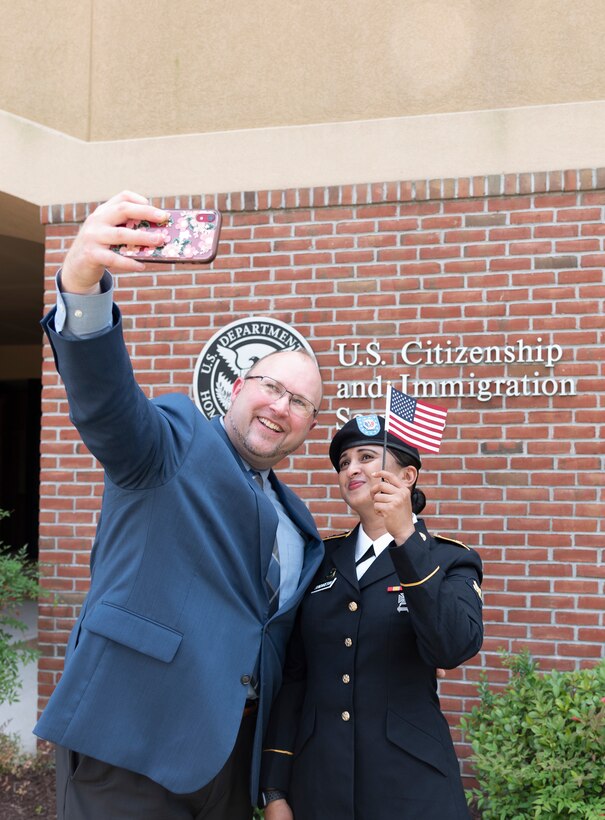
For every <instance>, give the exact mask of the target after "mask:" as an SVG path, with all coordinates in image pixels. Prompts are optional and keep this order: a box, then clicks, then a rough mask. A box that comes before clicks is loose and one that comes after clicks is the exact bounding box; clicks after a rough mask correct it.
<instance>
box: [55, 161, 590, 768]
mask: <svg viewBox="0 0 605 820" xmlns="http://www.w3.org/2000/svg"><path fill="white" fill-rule="evenodd" d="M155 203H156V204H158V205H160V206H163V207H200V206H202V207H203V206H206V207H208V206H212V207H218V208H220V210H221V211H222V212H223V214H224V226H223V231H222V235H221V245H220V251H219V255H218V257H217V259H216V260H215V262H214V263H213V264H212V265H211V266H208V267H204V268H203V269H201V270H187V269H184V270H183V269H181V268H179V269H170V268H167V267H166V268H160V267H154V268H153V269H150V270H149V271H147V272H145V273H143V274H138V275H136V276H134V275H122V276H119V277H117V292H118V301H119V303H120V304H121V306H122V309H123V313H124V317H125V329H126V339H127V342H128V344H129V346H130V350H131V353H132V356H133V359H134V366H135V370H136V372H137V373H138V378H139V381H140V383H141V385H142V386H143V388H144V389H145V390H146V391H147V392H148V394H149V395H157V394H159V393H161V392H165V391H172V390H178V391H182V392H189V391H190V389H191V382H192V373H193V368H194V365H195V362H196V359H197V357H198V355H199V353H200V351H201V349H202V347H203V345H204V343H205V342H206V341H207V340H208V339H209V338H210V336H212V335H213V334H214V333H215V332H216V331H217V330H219V329H220V328H221V327H223V326H224V325H226V324H227V323H229V322H231V321H233V320H234V319H237V318H242V317H245V316H247V315H250V314H256V315H266V316H271V317H273V318H276V319H280V320H282V321H284V322H286V323H288V324H290V325H293V326H294V327H295V328H296V329H297V330H298V331H300V332H301V333H302V334H304V335H305V336H306V337H307V339H308V340H309V342H310V343H311V345H312V346H313V348H314V350H315V352H316V354H317V356H318V359H319V362H320V365H321V367H322V369H323V373H324V377H325V382H326V395H327V398H326V402H325V407H324V411H323V414H322V416H321V418H320V423H319V425H318V427H317V428H316V429H315V430H314V431H313V434H312V436H311V438H310V440H309V441H308V442H307V444H306V446H305V448H304V449H303V450H301V451H300V453H299V454H298V455H296V456H294V457H293V458H292V459H291V460H290V461H289V462H288V463H286V464H284V465H283V469H282V474H283V475H284V477H285V478H286V480H287V481H288V483H290V485H291V486H293V487H294V488H295V489H296V490H297V491H298V492H299V493H300V495H301V496H302V497H303V498H304V499H305V500H306V501H307V502H308V504H309V507H310V509H311V511H312V512H313V513H314V515H315V516H316V519H317V522H318V525H319V527H320V530H321V531H322V532H324V533H330V532H334V531H338V530H341V529H343V528H345V527H347V526H348V525H349V524H350V523H351V521H352V519H351V518H350V517H349V516H348V515H347V514H346V512H345V511H344V510H343V505H342V503H341V501H340V500H339V497H338V493H337V491H336V484H335V475H334V473H333V471H332V469H331V467H330V466H329V462H328V459H327V455H326V453H327V442H328V441H329V439H330V438H331V435H332V433H333V431H334V429H335V424H336V423H337V417H336V412H337V409H338V408H340V413H341V414H343V413H344V412H345V411H344V410H343V408H344V407H347V408H349V412H367V411H370V410H371V411H375V412H382V411H383V408H384V399H383V398H375V399H370V398H365V399H364V398H356V399H350V398H342V397H341V398H338V393H339V391H340V392H341V393H342V391H343V390H346V389H347V385H350V383H351V382H353V381H357V382H361V383H368V382H373V383H374V392H375V393H376V392H379V391H378V387H377V384H378V382H377V380H378V378H379V377H380V379H381V380H382V383H381V386H382V387H383V386H384V382H385V381H386V380H387V379H392V380H393V383H394V385H395V386H399V387H401V386H402V381H401V380H402V377H405V376H407V378H408V379H409V381H408V386H410V387H413V386H414V385H415V384H417V383H419V382H423V381H427V380H428V381H431V382H434V383H435V384H437V385H438V384H439V383H441V382H443V380H447V381H449V382H450V383H451V384H452V385H455V384H456V380H458V383H459V384H461V385H462V387H461V388H460V392H461V393H462V394H461V395H457V394H456V393H455V392H454V387H450V388H449V389H450V392H451V395H449V396H446V397H438V398H437V397H432V398H428V400H429V401H433V403H437V404H441V405H443V406H446V407H447V408H448V409H449V416H448V427H447V430H446V436H445V441H444V445H443V447H442V451H441V453H440V454H439V455H427V456H426V457H425V459H424V469H423V472H422V480H421V482H420V484H421V486H422V487H423V488H424V490H425V492H426V495H427V497H428V499H429V503H428V506H427V509H426V510H425V513H424V517H425V519H426V520H427V523H428V525H429V528H430V529H432V530H433V531H435V532H441V533H444V534H451V535H452V536H453V537H456V538H460V539H461V540H463V541H465V542H467V543H468V544H469V545H472V546H474V547H476V548H477V549H478V550H479V552H480V554H481V556H482V558H483V561H484V565H485V574H486V578H485V583H484V592H485V610H484V612H485V623H486V635H485V643H484V647H483V651H482V652H481V654H480V655H479V656H478V657H477V658H475V659H474V660H472V661H471V662H469V663H467V664H466V665H465V666H464V667H463V668H460V669H458V670H456V671H455V672H451V673H449V674H448V678H447V681H446V682H445V683H443V684H442V685H441V693H442V703H443V706H444V708H445V709H446V710H447V713H448V716H449V717H450V721H451V723H452V725H453V726H454V727H455V725H456V723H457V720H458V718H459V713H461V712H464V711H465V710H468V709H469V707H470V706H471V705H472V703H473V701H474V698H475V695H476V681H477V679H478V677H479V674H480V673H481V671H482V670H486V671H487V673H488V676H489V678H490V680H492V681H494V682H500V681H504V680H506V678H507V673H506V672H505V671H504V670H503V669H502V667H501V664H500V662H499V657H498V654H497V650H498V648H499V647H504V648H506V649H508V650H512V651H517V650H519V649H520V648H521V647H529V649H530V650H531V651H532V653H533V654H534V655H535V656H536V657H537V658H539V659H540V661H541V667H542V668H543V669H549V668H552V667H556V668H559V669H569V668H572V667H574V666H576V665H578V664H591V663H593V662H595V661H596V660H597V659H599V658H600V657H601V655H602V647H603V642H604V640H605V623H604V608H605V605H604V600H605V599H604V596H603V576H604V574H605V573H604V571H603V560H602V559H603V554H602V553H603V540H604V539H603V529H604V526H603V515H602V510H603V489H602V488H603V478H602V476H603V452H604V448H603V444H602V436H603V405H604V398H603V397H604V392H603V376H604V373H603V370H604V367H603V358H604V352H603V351H604V348H603V325H604V320H603V301H604V297H605V286H604V284H603V265H604V263H605V249H604V247H603V243H604V236H605V220H604V218H603V217H604V208H605V169H594V170H591V169H588V170H581V171H564V172H563V171H561V172H556V173H548V174H519V175H515V174H512V175H506V176H495V177H474V178H471V179H466V178H465V179H443V180H420V181H409V182H393V183H385V184H372V185H356V186H342V187H330V188H314V189H301V190H285V191H261V192H238V193H231V194H220V195H216V196H214V195H213V196H208V195H206V196H201V197H200V196H191V197H190V196H188V197H176V198H164V199H158V200H155ZM94 206H95V203H89V204H74V205H69V206H53V207H51V208H45V209H43V221H44V222H45V223H46V237H47V238H46V274H47V279H46V303H47V306H49V305H50V304H51V303H52V302H53V299H54V293H53V288H54V282H53V276H54V272H55V270H56V268H57V267H58V266H59V265H60V263H61V261H62V259H63V256H64V253H65V251H66V248H67V247H68V245H69V243H70V241H71V239H72V238H73V236H74V234H75V232H76V230H77V223H78V222H79V221H81V220H82V219H83V218H84V217H85V215H86V214H87V213H88V212H90V210H92V209H93V208H94ZM520 340H521V342H520ZM406 342H412V343H413V344H412V345H411V346H410V347H409V348H407V349H408V351H409V355H408V357H407V359H408V360H409V361H405V360H404V358H403V356H402V346H403V345H405V344H406ZM355 343H357V344H358V345H359V348H358V349H357V353H358V354H359V356H358V361H356V362H354V360H355V350H356V349H355V348H354V346H353V345H354V344H355ZM519 343H521V345H525V346H527V347H528V348H531V351H533V352H531V353H530V354H524V355H525V358H527V357H528V356H531V357H532V358H534V359H537V358H539V356H540V355H541V354H540V353H539V348H538V346H539V345H541V346H542V350H543V351H545V350H547V349H548V346H549V345H550V346H558V348H557V349H558V351H559V354H558V355H560V359H559V361H557V362H556V363H554V364H553V365H552V366H549V363H548V362H544V361H533V362H527V361H519V360H515V361H512V362H508V363H497V362H484V361H481V357H482V356H484V355H485V353H481V351H485V350H486V349H487V348H490V347H491V348H494V349H498V350H501V351H502V350H504V349H505V348H507V347H508V348H514V346H515V345H518V344H519ZM338 344H343V345H345V347H344V348H342V350H341V351H340V355H339V348H338V347H337V345H338ZM366 345H370V347H369V351H372V350H379V356H378V355H372V354H371V353H369V352H366ZM438 346H441V348H442V351H445V350H452V349H456V350H457V351H458V353H459V354H460V350H461V349H464V348H467V349H470V348H477V349H478V350H479V351H480V352H479V353H476V354H474V356H475V359H477V358H478V359H479V361H478V362H477V361H475V362H472V361H471V362H470V363H464V362H462V363H460V364H455V363H448V360H446V361H444V363H442V364H438V363H436V362H435V361H434V360H430V361H427V357H428V356H429V353H428V351H429V350H433V351H435V349H436V348H437V347H438ZM517 349H518V348H517ZM552 349H555V348H552ZM44 355H45V361H44V393H43V420H42V445H41V447H42V474H41V485H40V493H41V514H40V515H41V520H40V556H41V560H42V562H44V581H43V583H44V586H45V587H47V588H48V589H49V590H51V591H52V592H54V593H56V599H55V601H54V602H53V603H52V604H50V603H45V604H43V605H42V607H41V609H40V624H39V626H40V644H41V648H42V651H43V656H42V658H41V660H40V667H39V668H40V671H39V676H40V677H39V681H40V703H39V705H40V707H41V708H42V707H43V706H44V704H45V702H46V700H47V698H48V696H49V695H50V693H51V691H52V689H53V687H54V685H55V684H56V682H57V680H58V677H59V676H60V673H61V668H62V658H63V653H64V644H65V641H66V639H67V636H68V633H69V630H70V627H71V625H72V623H73V620H74V618H75V616H76V613H77V610H78V607H79V605H80V603H81V601H82V598H83V596H84V594H85V591H86V589H87V584H88V581H87V578H88V559H89V551H90V546H91V541H92V538H93V534H94V529H95V521H96V516H97V513H98V510H99V506H100V494H101V473H100V471H99V469H98V467H97V466H96V464H95V461H94V460H93V458H92V457H91V456H90V454H89V453H88V452H87V450H86V449H85V447H84V446H83V445H82V444H81V442H80V441H79V438H78V435H77V433H76V431H75V430H74V429H73V428H72V427H71V426H70V424H69V422H68V418H67V405H66V401H65V397H64V392H63V389H62V387H61V385H60V383H59V381H58V378H57V376H56V373H55V370H54V366H53V363H52V357H51V355H50V350H49V348H48V346H46V348H45V351H44ZM441 355H442V358H445V353H443V352H442V354H441ZM460 355H462V354H460ZM468 355H469V354H468V350H467V356H468ZM519 358H523V357H522V356H520V355H519V356H517V359H519ZM543 358H545V354H544V355H543ZM365 359H368V361H369V364H367V365H366V364H364V361H365ZM378 359H379V361H380V362H382V361H384V362H385V364H384V365H383V364H380V365H379V366H378V367H377V366H376V364H375V362H376V361H377V360H378ZM410 362H411V363H410ZM523 377H525V378H526V381H527V380H529V382H528V383H529V384H531V380H534V381H536V383H538V382H539V383H540V384H541V385H546V387H544V388H539V390H538V392H540V390H542V389H543V392H540V394H539V395H526V396H524V395H511V394H508V395H506V384H507V383H509V380H515V381H516V383H517V385H519V384H521V383H522V380H523ZM479 379H489V380H491V384H492V387H493V385H494V384H495V382H494V380H496V379H505V380H507V381H506V382H501V387H500V388H497V392H498V391H499V392H501V393H504V395H494V396H493V397H492V398H491V399H490V400H485V398H483V399H481V400H480V399H479V398H478V397H477V392H476V391H477V389H478V382H479ZM549 379H550V381H548V380H549ZM566 380H567V381H566ZM556 382H557V383H559V385H563V386H562V387H561V390H562V392H556V390H555V387H554V386H555V383H556ZM565 384H567V385H568V392H567V394H565V388H564V385H565ZM343 385H344V386H343ZM471 385H474V387H471ZM502 385H503V386H502ZM569 385H572V386H573V387H569ZM509 389H510V390H513V391H514V390H519V389H520V388H519V387H517V388H509ZM472 390H475V395H470V394H469V391H472ZM407 392H413V390H412V389H408V390H407ZM544 393H547V394H546V395H545V394H544ZM549 393H553V394H552V395H550V394H549ZM454 736H455V738H456V739H458V740H459V733H458V731H457V730H456V729H455V728H454ZM458 751H459V753H460V755H461V756H465V755H466V754H467V752H468V749H466V748H465V747H464V745H463V744H462V743H459V746H458Z"/></svg>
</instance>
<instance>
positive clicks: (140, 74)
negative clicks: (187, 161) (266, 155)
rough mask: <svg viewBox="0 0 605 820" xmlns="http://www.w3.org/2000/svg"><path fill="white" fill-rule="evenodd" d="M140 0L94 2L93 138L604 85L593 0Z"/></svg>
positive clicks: (580, 94) (554, 94)
mask: <svg viewBox="0 0 605 820" xmlns="http://www.w3.org/2000/svg"><path fill="white" fill-rule="evenodd" d="M143 5H144V6H145V7H146V8H148V9H149V8H150V9H151V14H149V13H147V14H145V15H143V14H141V13H140V9H141V2H134V3H129V4H124V3H123V2H122V0H105V2H104V3H102V4H101V3H97V4H96V5H95V26H94V44H93V46H94V47H93V58H94V62H93V65H94V71H93V79H92V99H93V110H92V115H91V137H92V138H93V139H116V138H124V137H137V136H145V135H146V136H153V135H161V134H170V133H179V134H183V133H194V132H200V131H201V132H204V131H224V130H232V129H239V128H263V127H270V126H280V125H289V124H293V125H296V124H311V123H320V122H340V121H350V120H358V119H359V120H365V119H375V118H381V117H398V116H410V115H420V114H430V113H441V112H452V111H467V110H479V109H488V108H490V109H491V108H501V107H517V106H525V105H540V104H552V103H558V102H569V101H577V100H592V99H602V98H605V51H604V50H603V49H602V46H601V39H602V38H601V33H600V30H601V31H602V28H603V26H599V25H595V22H596V21H599V20H600V21H602V22H603V23H605V4H603V3H602V2H601V1H600V0H580V2H576V3H573V4H572V3H569V2H568V0H543V1H542V2H540V1H539V0H534V2H530V3H527V2H526V0H508V2H506V3H502V2H499V0H498V2H496V0H423V2H418V0H378V2H373V3H368V2H367V0H331V1H330V2H329V3H326V2H325V0H305V2H302V0H263V2H262V3H252V2H249V0H231V1H230V2H223V3H221V4H215V5H212V6H207V5H206V4H200V3H198V2H189V3H181V4H180V5H179V6H178V12H176V13H174V12H173V13H171V14H169V15H167V14H162V8H163V7H164V4H163V3H152V4H149V3H143ZM126 15H128V16H129V17H130V19H127V18H126ZM158 19H161V25H158ZM120 20H121V22H122V24H121V25H119V24H118V21H120ZM133 30H136V31H137V39H138V41H139V43H141V44H145V47H144V48H137V50H136V63H134V62H133V59H132V56H133V40H132V37H133V35H132V32H133ZM587 54H590V55H591V59H590V60H587V59H586V55H587Z"/></svg>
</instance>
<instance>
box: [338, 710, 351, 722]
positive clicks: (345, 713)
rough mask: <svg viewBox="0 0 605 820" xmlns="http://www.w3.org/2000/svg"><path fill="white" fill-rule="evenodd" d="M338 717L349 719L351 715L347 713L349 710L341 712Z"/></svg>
mask: <svg viewBox="0 0 605 820" xmlns="http://www.w3.org/2000/svg"><path fill="white" fill-rule="evenodd" d="M340 717H341V718H342V719H343V720H351V715H350V714H349V712H343V713H342V715H341V716H340Z"/></svg>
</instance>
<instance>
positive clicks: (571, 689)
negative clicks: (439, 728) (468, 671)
mask: <svg viewBox="0 0 605 820" xmlns="http://www.w3.org/2000/svg"><path fill="white" fill-rule="evenodd" d="M502 657H503V662H504V664H505V666H507V667H508V668H509V669H510V670H511V679H510V681H509V684H508V685H507V686H506V687H505V688H504V689H500V690H498V691H494V690H492V689H490V687H489V685H488V683H487V681H486V679H485V677H483V679H482V680H481V682H480V683H479V695H480V700H481V702H480V705H479V706H476V707H474V708H473V709H472V711H471V713H470V715H469V716H468V717H466V718H463V719H462V729H463V732H464V735H465V737H466V739H467V741H470V743H471V746H472V749H473V755H472V758H471V761H472V763H473V767H474V770H475V776H476V779H477V782H478V784H479V788H476V789H471V790H468V791H467V799H468V801H469V803H474V804H475V805H476V806H477V808H479V809H480V810H481V811H482V817H483V818H485V820H525V818H532V817H533V818H536V817H538V818H549V820H550V818H562V817H574V818H602V817H605V763H604V761H605V661H602V662H601V663H600V664H599V665H598V666H596V667H595V668H592V669H582V670H577V671H572V672H557V671H556V670H553V671H551V672H547V673H539V672H538V664H537V663H536V662H535V661H534V660H533V659H532V658H531V656H530V654H529V653H528V652H527V651H525V652H521V653H520V654H519V655H516V656H511V655H508V654H506V653H502Z"/></svg>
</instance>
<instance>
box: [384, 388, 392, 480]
mask: <svg viewBox="0 0 605 820" xmlns="http://www.w3.org/2000/svg"><path fill="white" fill-rule="evenodd" d="M390 406H391V382H387V406H386V408H385V411H384V447H383V449H382V469H383V470H384V468H385V465H386V461H387V420H388V418H389V407H390Z"/></svg>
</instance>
